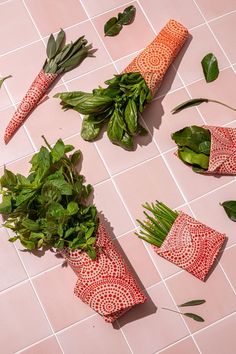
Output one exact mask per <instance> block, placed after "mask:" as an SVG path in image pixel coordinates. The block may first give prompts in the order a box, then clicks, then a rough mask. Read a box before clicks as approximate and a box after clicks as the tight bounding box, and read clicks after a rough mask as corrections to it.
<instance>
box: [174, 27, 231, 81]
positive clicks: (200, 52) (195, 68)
mask: <svg viewBox="0 0 236 354" xmlns="http://www.w3.org/2000/svg"><path fill="white" fill-rule="evenodd" d="M190 34H191V35H192V39H191V38H189V40H188V41H187V42H186V44H185V46H184V48H183V50H182V52H181V53H180V55H178V56H177V58H176V60H175V63H174V65H175V67H176V68H178V72H179V73H180V75H181V77H182V78H183V80H184V82H185V84H190V83H191V82H193V81H195V80H198V79H200V78H203V77H204V75H203V71H202V66H201V60H202V58H203V57H204V56H205V55H206V54H208V53H214V54H215V56H216V57H217V59H218V64H219V68H220V69H222V68H224V67H226V66H228V65H229V63H228V60H227V59H226V57H225V55H224V54H223V52H222V50H221V49H220V47H219V46H218V44H217V41H216V40H215V38H214V37H213V35H212V33H211V31H210V30H209V29H208V28H207V26H206V25H203V26H200V27H197V28H195V29H193V30H192V31H190ZM206 85H207V84H206Z"/></svg>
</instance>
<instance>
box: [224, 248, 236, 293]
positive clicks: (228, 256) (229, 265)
mask: <svg viewBox="0 0 236 354" xmlns="http://www.w3.org/2000/svg"><path fill="white" fill-rule="evenodd" d="M235 256H236V246H234V247H231V248H229V249H228V250H226V251H225V252H224V253H223V256H222V258H221V260H220V263H221V265H222V267H223V268H224V271H225V272H226V274H227V276H228V277H229V280H230V282H231V284H232V285H233V287H234V289H235V291H236V272H235V267H234V261H235Z"/></svg>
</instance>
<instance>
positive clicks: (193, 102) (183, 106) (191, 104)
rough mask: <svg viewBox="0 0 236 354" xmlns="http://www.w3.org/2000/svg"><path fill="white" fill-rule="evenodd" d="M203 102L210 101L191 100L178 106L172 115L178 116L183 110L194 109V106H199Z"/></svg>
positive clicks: (203, 99) (204, 99)
mask: <svg viewBox="0 0 236 354" xmlns="http://www.w3.org/2000/svg"><path fill="white" fill-rule="evenodd" d="M203 102H206V103H207V102H209V100H208V99H207V98H193V99H191V100H188V101H185V102H183V103H181V104H179V105H178V106H176V107H175V108H173V109H172V111H171V113H172V114H176V113H179V112H181V111H182V110H183V109H186V108H189V107H194V106H198V105H200V104H201V103H203Z"/></svg>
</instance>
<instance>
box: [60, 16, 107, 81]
mask: <svg viewBox="0 0 236 354" xmlns="http://www.w3.org/2000/svg"><path fill="white" fill-rule="evenodd" d="M83 35H84V36H85V38H86V39H87V41H88V43H92V44H93V49H97V51H96V53H94V56H95V57H94V58H91V57H89V58H86V59H85V60H84V61H83V62H82V63H81V64H80V65H79V66H78V67H77V68H75V69H73V70H72V71H69V72H68V73H66V74H65V75H63V78H64V79H65V80H70V79H73V78H75V77H77V76H80V75H82V74H85V73H87V72H89V71H91V70H95V69H98V68H100V67H101V66H103V65H106V64H109V63H110V58H109V56H108V54H107V52H106V50H105V48H104V46H103V44H102V41H101V39H100V38H99V36H98V34H97V32H96V31H95V29H94V27H93V25H92V24H91V22H89V21H87V22H84V23H80V24H78V25H76V26H74V27H72V28H69V29H68V30H67V31H66V38H67V42H70V41H75V40H76V39H77V38H79V37H81V36H83Z"/></svg>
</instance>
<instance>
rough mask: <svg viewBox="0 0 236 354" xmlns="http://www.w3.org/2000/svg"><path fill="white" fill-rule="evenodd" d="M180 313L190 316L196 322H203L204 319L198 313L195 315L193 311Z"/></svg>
mask: <svg viewBox="0 0 236 354" xmlns="http://www.w3.org/2000/svg"><path fill="white" fill-rule="evenodd" d="M182 315H184V316H186V317H189V318H192V319H193V320H194V321H197V322H204V321H205V320H204V318H202V317H201V316H199V315H196V314H195V313H191V312H185V313H182Z"/></svg>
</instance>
